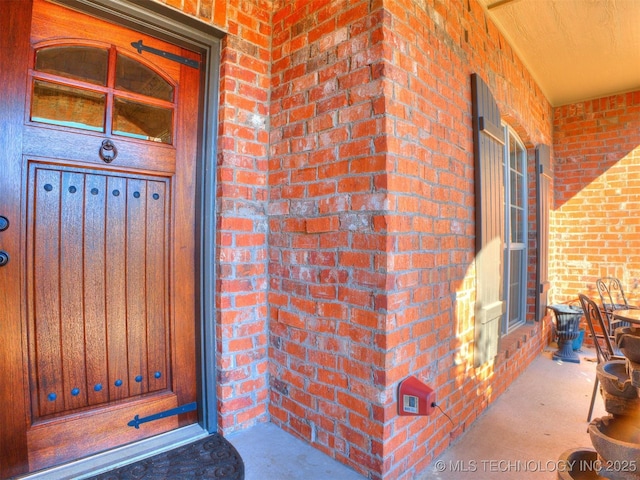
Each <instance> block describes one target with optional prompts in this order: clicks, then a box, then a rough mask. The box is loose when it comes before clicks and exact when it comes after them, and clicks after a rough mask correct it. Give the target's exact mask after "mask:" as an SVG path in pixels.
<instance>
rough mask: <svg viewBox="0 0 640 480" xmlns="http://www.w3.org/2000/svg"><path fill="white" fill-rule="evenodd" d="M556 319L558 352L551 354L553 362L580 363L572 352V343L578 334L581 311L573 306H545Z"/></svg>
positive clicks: (576, 355) (578, 358)
mask: <svg viewBox="0 0 640 480" xmlns="http://www.w3.org/2000/svg"><path fill="white" fill-rule="evenodd" d="M547 308H548V309H549V310H552V311H553V314H554V315H555V317H556V331H557V333H558V351H557V352H555V353H554V354H553V359H554V360H562V361H563V362H572V363H580V357H579V356H578V354H577V353H576V352H574V351H573V341H574V340H575V339H576V338H578V335H579V333H580V318H582V309H581V308H580V307H577V306H574V305H547Z"/></svg>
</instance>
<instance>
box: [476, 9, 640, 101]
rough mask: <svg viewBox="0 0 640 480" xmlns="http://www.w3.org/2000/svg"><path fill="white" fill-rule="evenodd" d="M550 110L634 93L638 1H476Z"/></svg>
mask: <svg viewBox="0 0 640 480" xmlns="http://www.w3.org/2000/svg"><path fill="white" fill-rule="evenodd" d="M480 3H481V4H482V5H483V7H484V8H485V10H486V11H487V13H488V15H489V17H490V18H491V20H492V21H493V22H494V23H495V24H496V26H497V27H498V29H499V30H500V31H501V32H502V34H503V35H504V36H505V37H506V38H507V40H508V42H509V44H510V45H511V47H512V48H513V49H514V50H515V52H516V53H517V54H518V56H519V57H520V59H521V60H522V61H523V62H524V64H525V65H526V67H527V69H528V70H529V72H531V74H532V75H533V77H534V79H535V80H536V81H537V83H538V85H540V88H541V89H542V91H543V92H544V94H545V95H546V97H547V98H548V99H549V101H550V102H551V105H552V106H554V107H555V106H560V105H566V104H568V103H575V102H579V101H583V100H589V99H594V98H600V97H605V96H609V95H614V94H618V93H624V92H629V91H634V90H640V0H480Z"/></svg>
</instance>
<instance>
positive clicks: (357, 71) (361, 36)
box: [167, 0, 552, 479]
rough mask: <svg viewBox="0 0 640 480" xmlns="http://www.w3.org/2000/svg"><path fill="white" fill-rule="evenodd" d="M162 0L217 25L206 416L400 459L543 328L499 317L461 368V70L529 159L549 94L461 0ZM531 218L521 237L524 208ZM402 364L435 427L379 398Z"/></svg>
mask: <svg viewBox="0 0 640 480" xmlns="http://www.w3.org/2000/svg"><path fill="white" fill-rule="evenodd" d="M167 3H169V4H171V5H174V6H177V7H178V8H181V9H183V10H184V11H186V12H188V13H189V14H192V15H194V16H198V17H200V18H201V19H203V20H204V21H208V22H210V23H213V24H215V25H218V26H219V27H220V28H222V29H223V30H224V31H226V32H228V35H227V36H226V37H225V39H224V42H223V51H222V65H221V93H220V128H219V137H218V141H219V143H218V147H219V155H218V175H217V176H218V178H217V180H218V215H219V218H218V238H217V247H218V252H219V253H218V265H217V274H218V285H217V288H218V291H217V297H216V300H217V325H218V331H217V335H218V345H217V362H218V365H217V367H218V371H219V379H218V380H219V381H218V397H219V405H220V407H219V408H220V428H221V430H222V431H223V432H225V433H228V432H231V431H234V430H237V429H242V428H246V427H247V426H250V425H252V424H254V423H255V422H257V421H265V420H267V419H270V420H271V421H273V422H274V423H276V424H278V425H280V426H281V427H282V428H284V429H286V430H287V431H289V432H291V433H294V434H295V435H297V436H299V437H301V438H303V439H305V440H307V441H308V442H310V443H311V444H312V445H313V446H314V447H316V448H318V449H320V450H322V451H323V452H325V453H327V454H328V455H331V456H333V457H335V458H337V459H338V460H340V461H342V462H344V463H346V464H347V465H350V466H351V467H353V468H355V469H356V470H358V471H359V472H361V473H362V474H364V475H365V476H368V477H369V478H372V479H378V478H379V479H382V478H384V479H396V478H406V479H410V478H415V477H416V476H417V475H418V474H419V472H421V471H422V470H424V469H425V468H426V467H427V466H428V464H429V463H430V462H431V461H432V460H433V459H434V458H435V457H436V456H437V455H439V454H440V453H442V451H443V450H444V449H445V448H446V447H447V446H448V445H449V444H450V442H451V441H452V440H453V439H455V438H456V437H457V436H458V435H459V434H460V433H462V432H464V430H466V428H467V427H468V426H469V425H470V424H471V423H472V422H473V421H474V420H475V418H477V416H478V415H479V414H480V413H481V412H482V411H483V410H484V409H485V408H486V407H487V405H488V404H489V403H490V402H492V401H493V400H494V399H495V398H496V397H497V396H498V395H499V394H500V393H502V391H504V389H505V388H506V387H507V386H508V385H509V383H510V382H511V381H512V380H513V379H514V378H515V377H516V376H517V375H518V373H519V372H520V371H521V370H522V369H523V368H524V367H526V365H528V363H529V362H530V361H531V360H532V359H533V358H534V357H535V355H536V354H537V353H539V351H540V349H541V348H542V344H543V341H544V339H545V338H546V334H547V330H546V328H547V327H546V325H538V324H532V325H529V326H527V327H524V328H522V329H519V330H518V331H517V332H516V333H514V334H513V335H510V336H509V338H507V339H505V341H504V342H503V345H502V348H501V352H500V354H499V356H498V357H497V360H496V362H495V365H493V364H492V365H486V366H484V367H483V368H479V369H475V368H473V345H472V338H473V330H472V329H473V318H472V316H473V310H474V309H473V301H474V295H475V274H474V256H473V252H474V197H473V192H474V186H473V155H472V144H471V104H470V101H471V94H470V80H469V76H470V74H471V73H472V72H477V73H479V74H480V75H481V76H482V77H483V78H484V79H485V81H487V83H488V84H489V85H490V87H491V88H492V90H493V93H494V95H495V96H496V99H497V101H498V104H499V106H500V108H501V111H502V114H503V117H504V118H505V119H507V120H508V121H509V123H510V125H511V126H512V127H514V128H515V129H516V131H517V132H518V133H519V135H520V136H521V138H522V140H523V141H524V142H525V144H526V146H527V148H528V149H529V153H530V158H531V160H532V164H533V148H534V146H535V145H536V144H537V143H541V142H543V143H547V144H550V143H551V121H552V118H551V108H550V106H549V105H548V103H547V101H546V100H545V99H544V96H543V95H542V93H541V92H540V90H539V89H538V88H537V87H536V85H535V83H534V82H533V80H532V78H531V77H530V75H529V74H528V73H527V71H526V70H525V68H524V67H523V65H522V64H521V62H520V61H519V60H518V59H517V57H516V56H515V54H514V52H513V51H512V50H511V49H510V48H509V46H508V45H507V44H506V42H505V41H504V39H503V38H502V37H501V35H500V34H499V33H498V31H497V30H496V29H495V28H494V27H493V25H492V24H491V23H490V21H488V20H487V19H486V18H485V15H484V13H483V11H482V9H481V7H480V6H479V5H478V3H477V2H476V1H474V0H469V1H465V2H460V1H458V0H452V1H440V0H430V1H428V2H424V1H412V0H404V1H402V0H401V1H384V2H383V1H382V0H379V1H373V2H371V1H368V0H367V1H364V0H363V1H354V2H335V1H331V0H318V1H315V2H310V1H307V0H299V1H284V0H282V1H279V2H275V5H271V3H269V2H261V1H259V0H256V1H255V2H250V1H249V2H239V1H233V2H232V1H227V2H220V1H217V2H216V3H215V4H214V3H211V2H206V1H205V0H199V1H197V2H196V1H195V0H192V1H187V0H184V1H182V0H181V1H167ZM222 4H224V5H222ZM222 18H223V19H224V20H220V19H222ZM530 173H531V177H530V180H531V185H530V186H531V191H532V202H531V208H530V211H531V212H535V209H534V205H535V203H534V202H533V200H534V198H533V191H534V178H535V177H534V175H533V173H534V169H533V166H532V167H531V169H530ZM531 225H532V227H533V228H532V229H531V232H530V233H531V234H532V237H531V238H535V235H534V234H535V217H534V214H533V213H532V214H531ZM532 247H535V245H533V244H532ZM532 253H533V254H535V248H534V249H533V250H532ZM531 261H532V263H531V265H534V264H535V256H534V255H531ZM534 274H535V269H534V268H531V280H530V283H531V285H532V288H531V289H532V291H534V290H535V289H534V288H533V283H534ZM531 308H533V295H532V296H531ZM408 375H416V376H418V377H419V378H420V379H421V380H423V381H425V382H428V383H429V384H431V385H432V386H433V387H434V388H435V389H436V394H437V400H438V403H439V404H440V405H441V406H442V408H443V409H444V410H445V411H446V412H447V413H448V414H449V415H450V416H451V417H452V419H453V421H454V423H455V427H452V425H451V424H450V423H449V422H448V421H447V420H446V418H445V417H444V416H443V415H441V414H439V413H437V414H436V415H433V416H432V417H428V418H406V417H403V418H399V417H398V416H397V414H396V409H397V406H396V388H397V384H398V381H400V380H402V379H403V378H405V377H406V376H408ZM267 408H268V412H267Z"/></svg>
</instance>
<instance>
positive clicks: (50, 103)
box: [31, 80, 105, 132]
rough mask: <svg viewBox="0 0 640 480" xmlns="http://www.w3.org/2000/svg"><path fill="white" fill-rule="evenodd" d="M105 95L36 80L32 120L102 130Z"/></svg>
mask: <svg viewBox="0 0 640 480" xmlns="http://www.w3.org/2000/svg"><path fill="white" fill-rule="evenodd" d="M104 110H105V95H104V94H103V93H98V92H91V91H88V90H83V89H81V88H75V87H69V86H65V85H58V84H55V83H50V82H43V81H40V80H36V81H35V82H34V86H33V101H32V105H31V120H32V121H34V122H43V123H49V124H53V125H63V126H67V127H75V128H82V129H85V130H94V131H99V132H101V131H104Z"/></svg>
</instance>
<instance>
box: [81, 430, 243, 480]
mask: <svg viewBox="0 0 640 480" xmlns="http://www.w3.org/2000/svg"><path fill="white" fill-rule="evenodd" d="M150 479H153V480H160V479H180V480H182V479H184V480H196V479H202V480H210V479H211V480H244V462H243V461H242V458H240V454H239V453H238V451H237V450H236V449H235V448H234V446H233V445H231V444H230V443H229V442H228V441H227V440H225V439H224V438H223V437H222V435H219V434H217V433H214V434H212V435H210V436H208V437H206V438H203V439H201V440H198V441H197V442H193V443H190V444H188V445H184V446H182V447H178V448H176V449H174V450H169V451H166V452H163V453H160V454H158V455H155V456H153V457H149V458H146V459H144V460H140V461H139V462H136V463H132V464H130V465H126V466H124V467H120V468H118V469H116V470H111V471H109V472H105V473H102V474H100V475H97V476H95V477H91V479H90V480H150Z"/></svg>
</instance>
